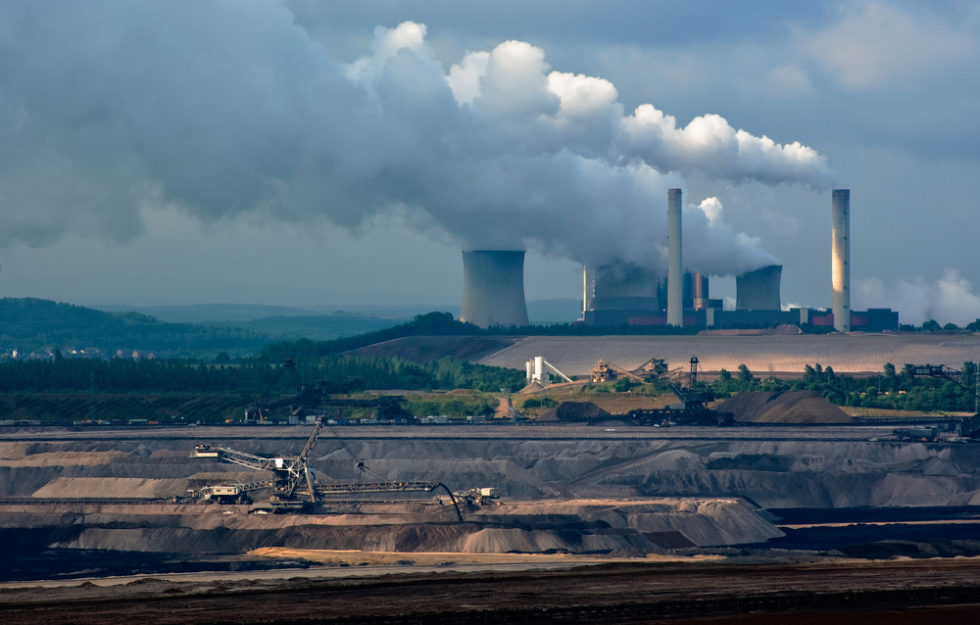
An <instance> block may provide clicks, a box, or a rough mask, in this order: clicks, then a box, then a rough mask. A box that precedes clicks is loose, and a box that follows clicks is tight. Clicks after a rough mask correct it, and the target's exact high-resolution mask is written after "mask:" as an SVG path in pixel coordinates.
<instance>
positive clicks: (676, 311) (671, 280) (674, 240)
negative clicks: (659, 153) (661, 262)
mask: <svg viewBox="0 0 980 625" xmlns="http://www.w3.org/2000/svg"><path fill="white" fill-rule="evenodd" d="M683 259H684V255H683V252H682V249H681V190H680V189H667V325H671V326H682V325H684V269H683V266H684V260H683Z"/></svg>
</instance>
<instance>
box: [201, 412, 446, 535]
mask: <svg viewBox="0 0 980 625" xmlns="http://www.w3.org/2000/svg"><path fill="white" fill-rule="evenodd" d="M324 427H328V428H329V427H330V426H329V424H328V422H327V418H326V417H325V416H320V417H319V418H318V419H317V421H316V424H315V425H314V427H313V432H312V433H311V434H310V437H309V439H307V441H306V444H305V445H304V446H303V450H302V451H301V452H300V453H299V455H298V456H285V455H284V456H277V457H266V456H259V455H256V454H250V453H247V452H244V451H239V450H237V449H231V448H229V447H213V446H211V445H207V444H201V445H197V446H196V447H195V448H194V451H193V452H191V457H192V458H197V459H202V460H217V461H219V462H229V463H232V464H238V465H241V466H244V467H248V468H249V469H253V470H255V471H271V472H272V475H273V477H272V479H271V480H253V481H238V482H230V483H225V484H217V485H208V486H204V487H202V488H200V489H197V490H192V491H190V492H189V493H188V495H189V497H190V498H192V499H195V500H198V501H205V502H208V501H216V502H219V503H244V502H247V501H249V500H250V496H249V493H251V492H253V491H257V490H262V489H272V494H271V496H270V498H269V506H270V507H271V509H272V511H273V512H277V513H284V512H309V511H312V510H313V509H314V508H315V507H316V506H317V504H318V503H320V502H321V500H322V499H324V498H329V497H336V496H347V497H349V496H353V495H358V494H373V493H380V494H384V493H411V492H434V491H437V490H440V489H441V490H443V491H445V493H446V494H447V495H448V496H449V500H450V502H451V503H452V505H453V508H454V509H455V512H456V518H457V519H458V520H459V521H462V520H463V517H462V514H461V513H460V509H459V505H458V504H457V502H456V498H455V496H454V495H453V492H452V491H451V490H450V489H449V487H448V486H446V485H445V484H443V483H442V482H428V481H395V480H390V479H388V478H387V477H385V476H384V475H381V474H380V473H378V472H377V471H374V470H373V469H370V468H368V467H367V466H366V465H365V464H364V462H363V461H361V460H357V458H356V457H355V456H354V454H353V452H351V450H350V448H348V447H347V445H346V444H344V441H343V439H341V438H340V437H339V436H337V435H336V432H335V433H334V436H336V437H337V439H338V440H339V441H340V443H341V445H342V446H343V447H344V449H345V450H346V451H347V453H348V454H350V455H351V457H353V458H354V459H355V466H356V467H357V469H358V471H359V472H361V473H364V474H370V475H371V476H372V480H371V481H367V482H360V481H358V482H339V483H325V484H319V483H317V481H316V479H315V478H314V475H313V471H311V470H310V466H309V456H310V452H312V451H313V446H314V445H315V444H316V441H317V438H319V436H320V433H321V431H322V429H323V428H324Z"/></svg>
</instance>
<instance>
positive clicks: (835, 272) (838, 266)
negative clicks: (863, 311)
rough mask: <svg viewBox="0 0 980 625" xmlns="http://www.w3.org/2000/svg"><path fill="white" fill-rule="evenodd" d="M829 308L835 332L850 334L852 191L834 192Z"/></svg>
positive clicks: (840, 190)
mask: <svg viewBox="0 0 980 625" xmlns="http://www.w3.org/2000/svg"><path fill="white" fill-rule="evenodd" d="M830 280H831V307H832V310H833V313H834V329H835V330H837V331H838V332H850V331H851V191H850V189H834V192H833V200H832V206H831V266H830Z"/></svg>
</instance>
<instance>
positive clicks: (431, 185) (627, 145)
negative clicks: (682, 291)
mask: <svg viewBox="0 0 980 625" xmlns="http://www.w3.org/2000/svg"><path fill="white" fill-rule="evenodd" d="M977 68H980V5H978V4H977V3H975V2H970V1H966V0H964V1H948V2H941V1H935V2H929V3H923V2H901V1H892V2H885V1H861V0H858V1H837V2H830V1H827V2H779V1H766V2H763V1H757V2H752V1H742V2H722V1H718V2H707V1H701V2H698V1H689V2H654V1H640V0H637V1H619V2H616V1H605V2H584V1H583V2H576V1H554V2H547V1H541V2H529V1H517V0H513V1H498V2H460V1H458V0H445V1H438V0H435V1H434V0H426V1H418V2H408V1H390V2H319V1H315V0H294V1H292V2H282V3H280V2H268V3H260V2H250V3H242V2H233V1H230V0H229V1H226V2H203V1H196V0H195V1H193V2H192V1H166V2H164V1H158V2H138V1H123V0H117V1H111V2H110V1H105V2H98V1H89V2H73V1H64V2H58V1H54V0H49V1H46V2H21V1H18V0H0V296H12V297H25V296H33V297H44V298H51V299H56V300H59V301H68V302H75V303H83V304H95V303H105V304H109V303H114V304H115V303H134V304H136V303H216V302H232V303H264V304H285V305H317V306H342V305H344V304H353V303H363V304H386V303H390V304H416V303H431V304H432V305H433V306H438V305H445V304H450V303H456V302H458V299H459V296H460V293H461V275H462V271H461V266H460V256H459V249H460V247H504V248H506V247H521V246H527V247H528V248H529V250H530V253H529V256H528V261H527V267H526V285H527V296H528V299H532V300H533V299H545V298H557V297H579V295H580V289H581V286H580V285H581V274H580V265H579V262H581V261H585V260H591V261H597V262H607V261H610V260H615V259H617V258H619V259H624V260H628V261H632V262H642V263H658V262H661V261H662V254H663V244H664V240H663V239H664V237H663V223H664V221H665V217H664V215H663V210H664V207H665V205H666V200H665V197H664V190H665V189H666V188H668V187H672V186H680V187H682V188H683V189H684V190H685V202H686V203H687V204H688V205H689V206H688V208H687V210H686V213H685V228H686V230H685V243H686V248H685V253H686V255H687V259H688V261H689V263H691V264H692V265H696V267H697V268H701V269H704V270H705V271H709V272H723V273H732V272H734V271H738V270H742V269H744V268H751V267H753V266H758V265H759V264H761V263H765V262H771V260H772V259H777V260H778V261H779V262H781V263H782V264H783V266H784V269H783V289H782V295H783V302H784V303H792V304H797V305H808V306H827V305H829V300H830V295H829V275H830V189H831V188H839V187H843V188H850V189H851V211H852V213H851V234H852V243H851V245H852V248H851V249H852V281H853V284H854V294H853V302H852V303H853V305H854V307H855V308H864V307H868V306H891V307H893V308H898V309H899V310H900V311H901V313H902V321H903V322H912V323H920V322H921V321H923V320H924V319H926V318H930V317H931V318H936V319H937V320H939V321H941V322H946V321H954V322H957V323H966V322H969V321H972V320H974V319H976V318H978V317H980V297H978V296H977V295H975V294H974V293H977V292H980V259H978V256H977V253H976V249H977V243H976V239H977V236H978V235H977V233H978V232H980V214H978V210H977V207H978V203H980V201H978V198H980V153H978V151H980V148H978V147H977V146H980V124H978V122H977V114H978V111H980V71H978V69H977ZM736 131H738V132H736ZM733 283H734V281H733V280H732V279H730V278H729V279H719V280H716V281H714V282H713V289H712V290H713V293H712V294H713V295H714V296H719V295H734V293H733V291H734V286H733Z"/></svg>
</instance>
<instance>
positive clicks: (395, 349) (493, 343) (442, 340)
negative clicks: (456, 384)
mask: <svg viewBox="0 0 980 625" xmlns="http://www.w3.org/2000/svg"><path fill="white" fill-rule="evenodd" d="M515 341H516V339H510V338H500V337H474V336H407V337H404V338H400V339H392V340H390V341H384V342H382V343H375V344H374V345H368V346H366V347H360V348H358V349H354V350H351V351H349V352H345V353H346V354H347V355H349V356H362V357H369V358H373V357H381V358H393V357H396V356H397V357H399V358H404V359H406V360H411V361H414V362H429V361H432V360H438V359H440V358H445V357H447V356H448V357H450V358H454V359H456V360H465V361H469V362H475V361H477V360H480V359H481V358H485V357H487V356H490V355H491V354H495V353H496V352H499V351H500V350H502V349H504V348H507V347H510V346H511V345H513V344H514V343H515Z"/></svg>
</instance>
